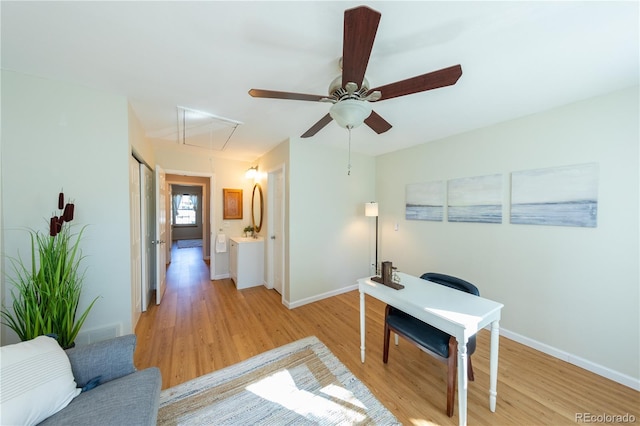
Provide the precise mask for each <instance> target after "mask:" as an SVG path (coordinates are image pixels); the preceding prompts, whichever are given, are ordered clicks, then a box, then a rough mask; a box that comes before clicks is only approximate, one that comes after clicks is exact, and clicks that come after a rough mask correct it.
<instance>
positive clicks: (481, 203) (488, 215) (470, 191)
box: [447, 175, 502, 223]
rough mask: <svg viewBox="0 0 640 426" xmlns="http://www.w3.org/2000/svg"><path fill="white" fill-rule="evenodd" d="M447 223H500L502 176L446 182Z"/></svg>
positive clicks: (475, 177) (477, 177)
mask: <svg viewBox="0 0 640 426" xmlns="http://www.w3.org/2000/svg"><path fill="white" fill-rule="evenodd" d="M447 187H448V205H447V218H448V220H449V222H480V223H502V175H489V176H474V177H468V178H461V179H452V180H450V181H448V182H447Z"/></svg>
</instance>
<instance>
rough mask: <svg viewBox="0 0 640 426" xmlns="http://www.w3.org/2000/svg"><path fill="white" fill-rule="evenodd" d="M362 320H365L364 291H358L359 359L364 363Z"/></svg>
mask: <svg viewBox="0 0 640 426" xmlns="http://www.w3.org/2000/svg"><path fill="white" fill-rule="evenodd" d="M364 322H365V310H364V293H363V292H360V359H361V360H362V362H363V363H364V336H365V331H364Z"/></svg>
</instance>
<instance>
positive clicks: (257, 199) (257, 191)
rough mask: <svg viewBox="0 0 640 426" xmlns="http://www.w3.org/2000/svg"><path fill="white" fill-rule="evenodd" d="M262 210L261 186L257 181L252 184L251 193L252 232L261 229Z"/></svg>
mask: <svg viewBox="0 0 640 426" xmlns="http://www.w3.org/2000/svg"><path fill="white" fill-rule="evenodd" d="M263 212H264V201H263V197H262V187H261V186H260V184H259V183H256V184H255V185H253V193H252V194H251V222H252V225H253V229H254V232H256V233H258V232H260V230H261V229H262V216H263Z"/></svg>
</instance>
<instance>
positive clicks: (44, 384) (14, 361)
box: [0, 336, 81, 425]
mask: <svg viewBox="0 0 640 426" xmlns="http://www.w3.org/2000/svg"><path fill="white" fill-rule="evenodd" d="M0 351H1V352H0V377H1V378H2V381H1V382H2V383H1V384H0V424H2V425H34V424H37V423H39V422H41V421H43V420H44V419H46V418H47V417H49V416H52V415H53V414H55V413H57V412H58V411H60V410H62V409H63V408H64V407H66V406H67V405H68V404H69V403H70V402H71V400H72V399H73V398H75V397H76V396H77V395H78V394H79V393H80V391H81V390H80V389H78V388H77V387H76V382H75V380H74V378H73V373H72V371H71V364H70V363H69V358H68V357H67V354H66V353H65V351H64V350H62V348H61V347H60V345H59V344H58V342H57V341H56V340H55V339H53V338H51V337H47V336H39V337H36V338H35V339H33V340H28V341H26V342H21V343H17V344H15V345H7V346H3V347H1V348H0Z"/></svg>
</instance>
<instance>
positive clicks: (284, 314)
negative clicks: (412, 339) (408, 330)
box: [135, 247, 640, 425]
mask: <svg viewBox="0 0 640 426" xmlns="http://www.w3.org/2000/svg"><path fill="white" fill-rule="evenodd" d="M172 253H173V254H172V263H171V264H170V266H169V268H168V270H167V291H166V294H165V296H164V298H163V301H162V304H161V305H160V306H155V305H152V306H151V307H150V308H149V310H148V311H147V312H145V313H143V315H142V317H141V319H140V321H139V322H138V325H137V327H136V335H137V336H138V346H137V350H136V353H135V363H136V366H137V367H138V368H139V369H141V368H146V367H149V366H157V367H159V368H160V370H161V372H162V387H163V389H165V388H167V387H171V386H175V385H177V384H179V383H182V382H184V381H187V380H190V379H192V378H194V377H197V376H200V375H203V374H206V373H209V372H212V371H214V370H218V369H220V368H223V367H226V366H228V365H231V364H234V363H236V362H239V361H242V360H244V359H247V358H249V357H251V356H254V355H257V354H259V353H261V352H264V351H267V350H269V349H273V348H275V347H278V346H281V345H283V344H286V343H289V342H292V341H295V340H297V339H300V338H303V337H306V336H309V335H315V336H317V337H318V338H319V339H320V340H321V341H322V342H324V343H325V344H326V345H327V346H328V347H329V348H330V349H331V351H332V352H333V353H334V354H335V355H336V356H337V357H338V358H339V359H340V360H341V361H342V363H344V364H345V365H346V366H347V367H348V368H349V369H350V370H351V371H352V372H353V373H354V374H355V375H356V376H357V377H358V378H359V379H360V380H361V381H362V382H364V383H365V384H366V385H367V386H368V387H369V389H370V390H371V391H372V392H373V393H374V394H375V395H376V397H377V398H378V399H379V400H380V401H381V402H382V403H383V404H384V405H385V406H386V407H387V408H388V409H389V410H390V411H391V412H393V414H394V415H395V416H396V417H397V418H398V420H399V421H401V422H402V423H403V424H405V425H411V424H414V425H431V424H437V425H455V424H457V423H458V414H457V404H456V408H455V413H454V416H453V417H452V418H449V417H447V416H446V414H445V408H446V365H445V364H444V363H440V362H438V361H436V360H435V359H434V358H432V357H431V356H429V355H427V354H425V353H423V352H421V351H420V350H418V349H417V348H416V347H415V346H413V345H411V344H409V343H408V342H406V341H403V340H402V339H400V345H399V346H397V347H396V346H394V345H393V344H392V345H391V349H390V353H389V363H388V364H386V365H385V364H383V363H382V332H383V316H384V305H383V304H382V303H381V302H379V301H377V300H376V299H373V298H371V297H369V296H367V300H366V303H367V316H366V321H367V322H366V329H367V336H366V339H367V340H366V342H367V354H366V356H367V359H366V362H365V363H364V364H362V363H361V362H360V348H359V346H360V331H359V324H360V323H359V293H358V292H357V291H351V292H349V293H345V294H342V295H339V296H334V297H331V298H329V299H325V300H322V301H319V302H315V303H311V304H308V305H305V306H302V307H299V308H296V309H291V310H289V309H287V308H286V307H285V306H284V305H282V303H281V297H280V295H279V294H278V293H277V292H275V291H274V290H267V289H266V288H264V287H256V288H250V289H246V290H241V291H238V290H236V289H235V287H234V284H233V282H232V281H231V280H229V279H225V280H216V281H210V280H209V277H208V275H209V270H208V266H207V265H206V264H205V263H204V262H203V261H202V260H201V249H200V248H189V249H180V250H178V249H176V248H175V247H174V249H173V252H172ZM392 340H393V339H392ZM489 341H490V336H489V333H488V332H486V331H484V330H483V331H482V332H481V333H480V334H479V335H478V344H477V349H476V352H475V354H474V355H473V356H472V360H473V368H474V372H475V381H474V382H470V383H469V392H468V421H469V424H486V425H538V424H540V425H560V424H575V423H584V422H581V421H580V420H579V419H578V418H577V417H576V416H580V415H583V418H585V416H586V415H591V416H602V415H609V416H616V415H621V416H622V415H625V414H628V415H630V416H634V418H635V422H636V424H637V423H640V408H639V407H640V392H637V391H635V390H633V389H630V388H628V387H625V386H623V385H620V384H617V383H615V382H612V381H610V380H607V379H604V378H602V377H600V376H597V375H595V374H593V373H590V372H588V371H586V370H583V369H581V368H578V367H576V366H573V365H571V364H568V363H566V362H563V361H560V360H558V359H556V358H553V357H550V356H548V355H545V354H543V353H541V352H538V351H535V350H533V349H530V348H528V347H526V346H523V345H521V344H518V343H516V342H514V341H512V340H509V339H506V338H504V337H501V338H500V362H499V373H498V389H497V390H498V402H497V409H496V412H495V413H492V412H491V411H490V410H489V403H488V400H489V397H488V389H489ZM613 347H614V345H613V343H612V349H613ZM596 420H597V419H596ZM609 420H615V418H609Z"/></svg>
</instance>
